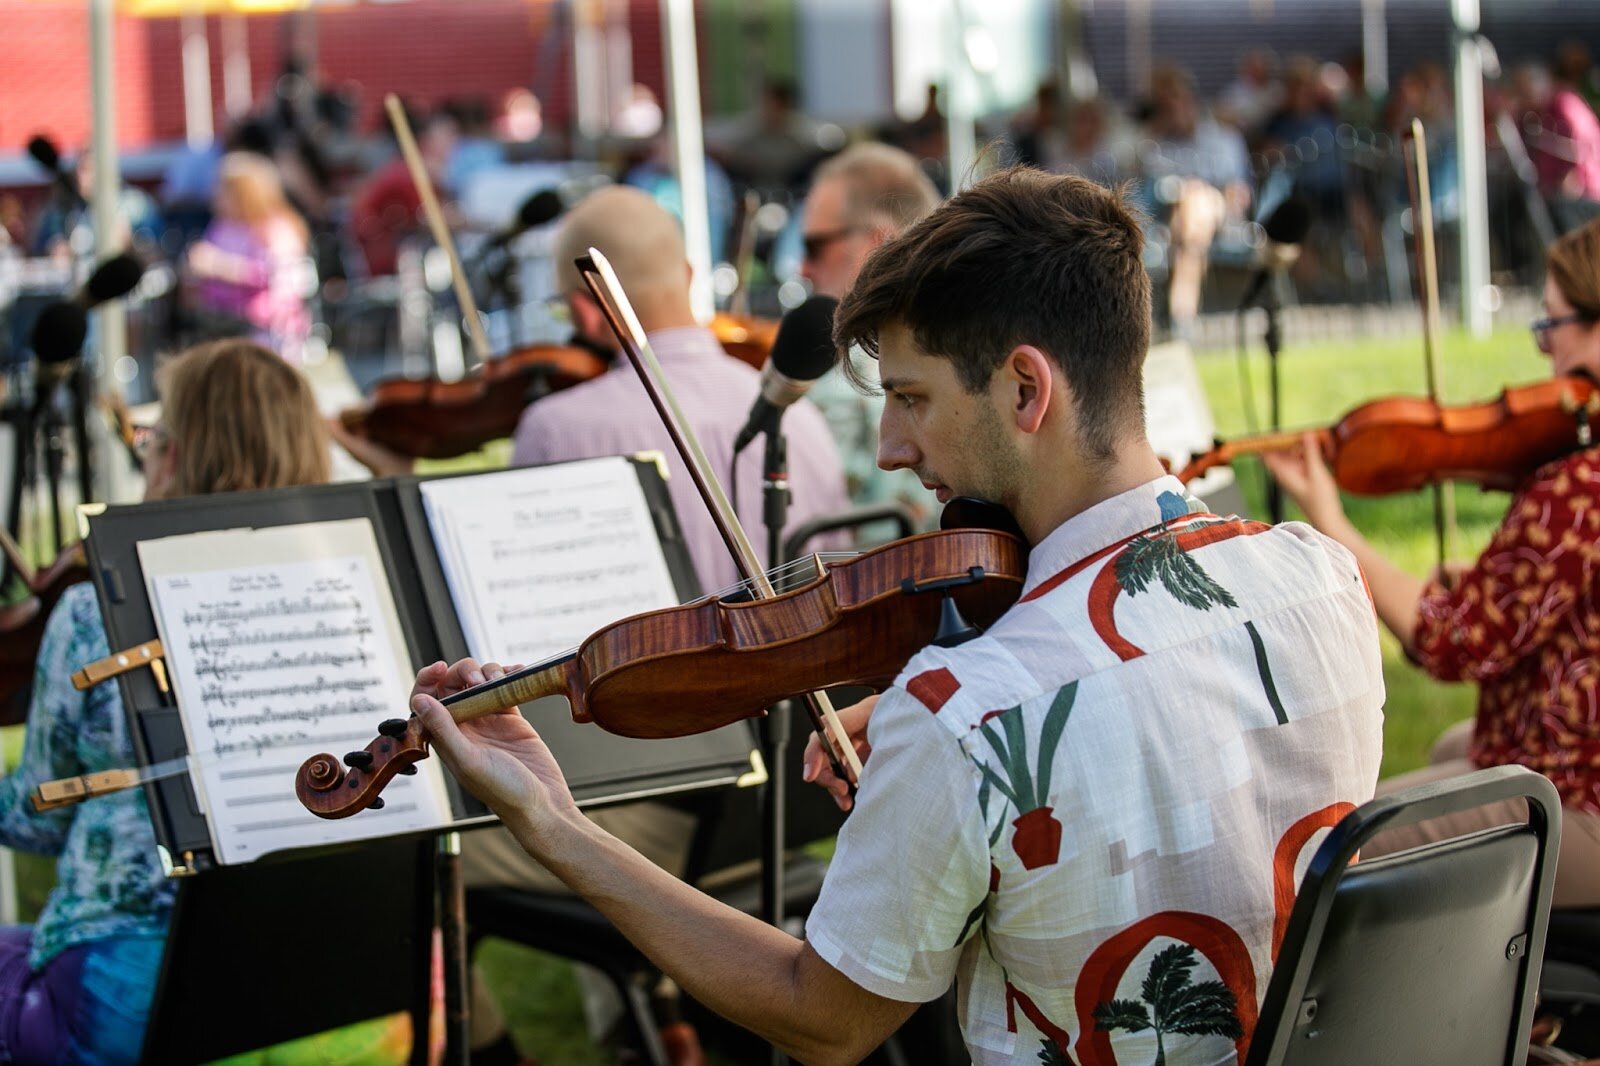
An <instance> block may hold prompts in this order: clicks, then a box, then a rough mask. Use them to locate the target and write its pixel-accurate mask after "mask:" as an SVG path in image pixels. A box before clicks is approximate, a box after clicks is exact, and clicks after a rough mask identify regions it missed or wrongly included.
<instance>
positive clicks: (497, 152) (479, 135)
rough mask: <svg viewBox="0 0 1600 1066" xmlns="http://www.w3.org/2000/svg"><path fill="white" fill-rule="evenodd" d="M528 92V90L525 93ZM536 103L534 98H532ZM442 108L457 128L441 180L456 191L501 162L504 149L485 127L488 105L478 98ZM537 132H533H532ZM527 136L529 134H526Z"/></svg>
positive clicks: (459, 101) (451, 103)
mask: <svg viewBox="0 0 1600 1066" xmlns="http://www.w3.org/2000/svg"><path fill="white" fill-rule="evenodd" d="M528 95H529V96H532V95H533V94H532V93H529V94H528ZM535 107H537V101H536V102H535ZM444 110H445V112H446V113H447V114H449V115H450V117H452V118H453V119H455V121H456V126H457V127H458V128H459V130H460V131H461V136H460V138H459V139H458V140H457V141H456V146H455V149H454V150H453V151H452V152H451V153H450V159H449V162H447V163H446V164H445V168H444V184H445V187H446V188H449V189H453V190H454V191H455V192H456V194H457V195H460V194H461V192H462V191H463V190H465V189H466V187H467V183H468V182H470V181H471V180H472V179H473V178H474V177H476V176H477V175H478V174H480V173H482V172H483V171H485V170H490V169H492V168H494V167H497V166H499V165H500V164H501V163H503V162H505V158H506V153H505V149H503V148H501V147H500V142H499V141H497V140H495V138H494V132H493V131H492V130H491V129H490V127H489V106H488V104H487V103H485V102H484V101H483V99H481V98H477V97H475V98H473V99H469V100H453V101H449V102H447V103H446V104H445V105H444ZM535 136H537V133H536V134H535ZM527 139H529V140H531V139H532V138H527Z"/></svg>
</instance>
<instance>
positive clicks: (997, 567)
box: [295, 529, 1027, 818]
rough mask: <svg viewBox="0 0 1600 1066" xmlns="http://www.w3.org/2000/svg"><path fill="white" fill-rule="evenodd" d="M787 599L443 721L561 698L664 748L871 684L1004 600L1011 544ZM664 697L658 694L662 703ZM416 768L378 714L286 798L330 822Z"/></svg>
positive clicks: (653, 628) (817, 584) (490, 695)
mask: <svg viewBox="0 0 1600 1066" xmlns="http://www.w3.org/2000/svg"><path fill="white" fill-rule="evenodd" d="M818 565H819V568H821V570H822V572H821V573H819V574H818V575H817V576H816V577H815V578H814V579H813V580H811V581H810V582H808V583H806V584H804V585H803V586H801V587H800V588H797V589H794V590H792V591H789V592H784V593H781V594H779V595H777V596H775V597H773V598H768V599H758V600H751V601H745V602H734V601H733V600H731V599H729V598H722V597H715V596H713V597H709V598H707V599H703V600H699V601H696V602H694V603H688V604H684V605H681V606H678V607H668V608H665V609H663V610H658V611H649V612H646V613H644V614H640V615H635V616H634V617H632V618H625V619H622V620H621V621H618V622H613V623H611V624H610V625H608V626H605V627H604V628H602V629H601V630H599V631H598V632H597V633H595V634H593V635H592V636H590V637H589V638H588V639H587V640H585V641H584V642H583V643H582V644H581V645H580V646H579V647H578V648H577V650H575V651H573V652H571V653H569V654H566V655H562V656H559V657H557V658H555V659H552V660H550V661H548V662H544V663H539V664H535V665H533V666H530V667H527V668H525V669H522V670H518V671H515V672H513V673H510V674H507V675H505V676H504V677H501V678H498V679H496V680H494V681H490V682H487V683H486V684H483V685H478V686H476V687H475V688H470V689H465V690H463V691H461V692H458V693H455V694H454V695H451V696H447V697H446V698H445V699H444V700H443V701H442V702H443V703H444V704H445V705H446V706H447V707H449V708H450V712H451V715H452V716H453V717H454V718H455V719H456V721H458V722H464V721H468V720H470V719H472V718H476V717H479V716H481V715H485V714H489V713H492V712H494V711H498V710H501V709H502V708H505V707H510V706H515V705H518V704H523V703H527V702H528V701H530V700H535V699H538V698H540V697H542V696H565V697H566V698H567V700H568V701H569V702H570V703H571V705H572V717H573V719H574V721H578V722H593V723H595V724H597V725H599V726H600V727H601V728H602V729H605V730H606V731H608V732H611V733H616V734H619V735H621V736H626V737H647V738H655V737H677V736H686V735H688V734H691V733H701V732H706V731H708V730H712V729H717V728H720V727H722V726H725V725H728V724H730V723H732V722H737V721H739V720H740V719H741V718H751V717H755V716H757V715H760V714H762V713H764V711H765V709H766V708H767V707H769V706H771V705H772V704H774V703H776V702H778V701H779V700H784V699H790V698H794V697H797V696H800V695H802V694H804V693H808V692H811V691H812V690H813V689H817V688H822V687H833V686H835V685H868V686H870V687H872V688H875V689H882V688H885V687H887V686H888V685H889V684H890V683H891V682H892V681H893V680H894V678H895V676H896V675H897V674H898V673H899V672H900V670H901V669H902V668H903V667H904V666H905V664H906V662H907V660H909V659H910V658H911V657H912V656H913V655H915V654H916V653H917V652H918V651H920V650H921V649H923V648H924V647H927V646H928V645H929V644H932V643H936V642H939V641H941V640H942V641H944V642H945V643H949V644H953V643H959V642H960V641H961V640H963V639H966V638H967V637H968V636H971V635H975V631H974V630H973V629H972V628H971V627H970V624H969V620H970V623H976V625H978V626H987V625H989V624H991V623H993V622H994V620H995V619H997V618H999V617H1000V615H1001V614H1003V613H1004V612H1005V611H1006V610H1007V609H1008V608H1009V607H1011V606H1012V604H1014V603H1015V602H1016V601H1017V598H1018V596H1019V595H1020V594H1021V591H1022V582H1023V579H1024V577H1025V575H1026V568H1027V549H1026V547H1025V546H1024V544H1023V542H1022V541H1021V540H1020V539H1019V538H1018V537H1016V536H1014V535H1012V534H1010V533H1006V532H999V531H994V530H981V529H956V530H945V531H941V532H936V533H923V534H920V535H917V536H913V537H908V538H906V539H904V540H899V541H895V542H893V543H890V544H886V545H884V546H882V547H879V548H876V549H873V550H872V551H869V552H866V553H864V554H861V555H858V556H855V557H854V558H851V559H849V560H847V561H844V562H839V563H834V564H831V565H825V566H824V565H823V564H822V563H821V562H820V560H819V563H818ZM668 693H670V694H671V698H665V697H666V694H668ZM427 757H428V741H427V736H426V734H425V733H424V732H423V729H422V724H421V720H420V719H418V718H416V717H415V716H414V715H413V716H412V717H411V718H410V719H409V720H407V719H400V718H394V719H390V720H389V721H387V722H385V723H383V725H381V726H379V736H378V737H377V738H376V739H374V740H373V741H372V742H371V743H369V744H368V745H367V746H366V747H365V748H364V749H362V750H361V751H357V752H351V753H350V754H349V755H346V756H345V757H344V760H343V765H341V764H340V760H338V759H336V758H334V757H333V756H332V755H327V754H323V755H316V756H313V757H312V758H310V759H308V760H306V762H305V763H304V764H303V765H302V766H301V767H300V770H299V772H298V773H297V774H296V775H295V794H296V795H297V796H299V798H300V802H301V803H303V804H304V805H305V807H306V809H308V810H310V811H311V812H312V813H313V814H317V815H320V816H321V817H323V818H344V817H347V816H349V815H351V814H354V813H356V812H357V811H360V810H363V809H365V808H367V807H377V806H381V805H382V799H381V797H380V796H379V793H380V792H382V790H383V787H384V786H385V785H386V784H387V783H388V782H389V781H390V779H391V778H393V777H394V775H395V774H397V773H414V772H415V770H414V769H412V767H414V766H415V764H416V763H417V762H418V761H420V760H422V759H425V758H427Z"/></svg>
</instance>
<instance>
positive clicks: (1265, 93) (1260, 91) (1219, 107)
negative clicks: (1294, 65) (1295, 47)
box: [1216, 48, 1284, 141]
mask: <svg viewBox="0 0 1600 1066" xmlns="http://www.w3.org/2000/svg"><path fill="white" fill-rule="evenodd" d="M1283 95H1284V89H1283V86H1281V85H1279V84H1278V57H1277V56H1275V55H1273V54H1272V49H1270V48H1252V49H1250V50H1249V51H1247V52H1245V53H1244V54H1243V55H1241V56H1240V57H1239V69H1238V74H1237V76H1236V77H1235V78H1234V79H1233V80H1232V81H1230V82H1229V83H1228V84H1227V85H1224V86H1223V87H1222V91H1221V92H1219V93H1218V94H1217V102H1216V115H1217V120H1218V121H1220V122H1225V123H1227V124H1228V125H1230V126H1232V127H1233V128H1234V129H1236V130H1238V131H1239V132H1240V133H1241V134H1242V135H1243V136H1244V137H1245V139H1246V140H1249V141H1254V139H1255V137H1256V135H1257V134H1259V133H1260V132H1261V127H1262V126H1264V125H1265V124H1266V122H1267V119H1269V118H1271V117H1272V115H1273V113H1274V112H1276V111H1277V110H1278V109H1279V108H1280V107H1281V106H1282V105H1283Z"/></svg>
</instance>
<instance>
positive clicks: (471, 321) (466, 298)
mask: <svg viewBox="0 0 1600 1066" xmlns="http://www.w3.org/2000/svg"><path fill="white" fill-rule="evenodd" d="M383 106H384V108H385V109H386V110H387V111H388V112H389V122H390V124H391V125H393V126H394V137H395V140H396V141H398V142H399V144H400V154H401V155H402V156H403V157H404V158H405V161H406V169H407V170H409V171H411V180H412V182H413V183H415V185H416V186H417V195H419V196H420V197H421V198H422V213H423V214H424V215H425V216H426V217H427V219H428V228H429V229H430V230H432V231H433V240H434V243H435V244H437V245H438V246H439V247H440V248H443V249H444V254H445V257H446V258H448V259H449V260H450V283H451V284H452V285H453V286H454V287H455V290H456V301H457V302H458V303H460V304H461V318H462V320H463V321H464V322H465V323H466V326H467V337H468V338H469V339H470V340H471V341H472V354H473V356H475V357H476V358H477V360H478V362H479V363H483V362H486V361H488V359H489V337H488V335H487V334H485V333H484V332H483V322H482V321H480V320H479V318H478V302H477V301H476V300H474V299H473V298H472V286H470V285H468V284H467V272H466V271H465V270H463V269H462V268H461V257H460V256H458V255H457V254H456V242H455V239H454V238H452V237H451V236H450V227H449V226H447V225H445V223H444V212H443V211H442V210H440V208H439V198H438V196H436V195H435V194H434V191H433V179H432V178H430V177H429V176H428V168H427V166H426V165H425V164H424V163H423V162H422V153H421V152H420V151H418V150H417V139H416V137H414V136H413V135H412V133H411V123H410V122H409V121H408V120H407V119H406V109H405V108H404V107H402V106H401V104H400V98H399V97H398V96H396V95H395V94H394V93H390V94H389V95H387V96H385V97H384V98H383Z"/></svg>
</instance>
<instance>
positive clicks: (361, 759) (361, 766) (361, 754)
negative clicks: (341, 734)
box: [344, 751, 372, 770]
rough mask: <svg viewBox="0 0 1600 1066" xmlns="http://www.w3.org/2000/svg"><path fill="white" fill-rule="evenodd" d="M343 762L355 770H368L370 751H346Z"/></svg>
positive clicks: (370, 758)
mask: <svg viewBox="0 0 1600 1066" xmlns="http://www.w3.org/2000/svg"><path fill="white" fill-rule="evenodd" d="M344 764H345V765H346V766H348V767H351V768H352V769H356V770H370V769H372V752H370V751H352V752H347V753H346V754H345V757H344Z"/></svg>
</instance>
